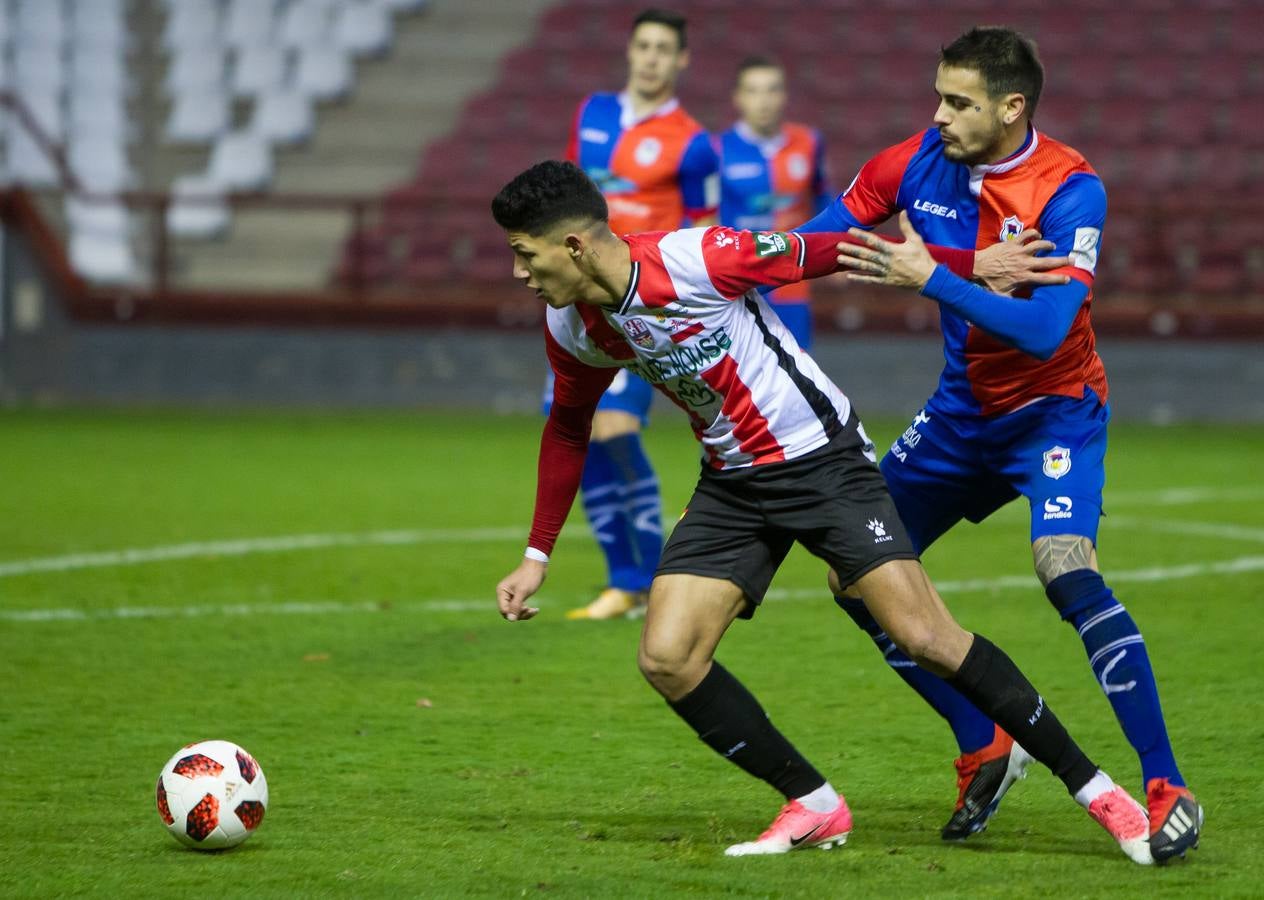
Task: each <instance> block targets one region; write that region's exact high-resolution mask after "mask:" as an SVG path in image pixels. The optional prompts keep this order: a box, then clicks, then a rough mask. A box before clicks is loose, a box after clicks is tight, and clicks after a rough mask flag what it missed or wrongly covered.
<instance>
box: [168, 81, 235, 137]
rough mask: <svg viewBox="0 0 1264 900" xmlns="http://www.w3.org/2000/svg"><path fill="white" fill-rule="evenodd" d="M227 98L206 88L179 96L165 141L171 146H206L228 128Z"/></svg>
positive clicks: (173, 105) (172, 111)
mask: <svg viewBox="0 0 1264 900" xmlns="http://www.w3.org/2000/svg"><path fill="white" fill-rule="evenodd" d="M228 116H229V102H228V94H227V92H225V91H224V90H223V89H222V88H204V89H202V90H191V91H184V92H182V93H179V94H176V96H175V101H174V102H173V103H172V105H171V112H170V113H169V114H168V115H167V128H166V139H167V141H169V142H171V143H199V142H202V143H205V142H206V141H211V140H214V139H215V138H217V137H218V136H219V135H221V134H223V133H224V131H225V130H226V129H227V128H228Z"/></svg>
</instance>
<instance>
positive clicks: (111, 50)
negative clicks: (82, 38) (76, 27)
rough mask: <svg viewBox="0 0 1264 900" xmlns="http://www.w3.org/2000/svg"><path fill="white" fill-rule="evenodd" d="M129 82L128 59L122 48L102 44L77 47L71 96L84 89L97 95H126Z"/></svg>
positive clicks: (72, 58)
mask: <svg viewBox="0 0 1264 900" xmlns="http://www.w3.org/2000/svg"><path fill="white" fill-rule="evenodd" d="M129 81H130V76H129V74H128V71H127V59H126V57H125V56H124V55H123V51H122V48H121V47H109V46H104V45H101V44H85V45H75V46H74V47H73V49H72V52H71V54H70V68H69V77H68V79H67V83H68V86H69V89H70V94H71V96H73V95H74V93H75V92H76V91H77V90H79V89H80V87H81V86H82V87H86V88H87V89H88V90H90V91H92V92H93V93H96V94H100V93H102V92H103V91H105V90H107V89H108V90H110V91H115V92H118V93H120V94H122V93H125V92H126V91H127V90H128V86H129Z"/></svg>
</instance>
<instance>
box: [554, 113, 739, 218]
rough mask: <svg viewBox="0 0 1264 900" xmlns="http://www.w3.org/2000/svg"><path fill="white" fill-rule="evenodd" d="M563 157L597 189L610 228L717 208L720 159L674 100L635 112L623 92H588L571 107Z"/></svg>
mask: <svg viewBox="0 0 1264 900" xmlns="http://www.w3.org/2000/svg"><path fill="white" fill-rule="evenodd" d="M566 158H567V159H568V160H570V161H571V162H573V163H576V164H577V165H578V166H579V167H580V168H582V169H583V170H584V171H585V172H586V173H588V176H589V177H590V178H592V180H593V181H595V182H596V183H597V186H598V187H599V188H601V192H602V194H604V195H605V197H606V202H607V204H608V205H609V207H610V230H611V231H613V232H614V233H615V234H632V233H635V232H643V231H668V230H671V229H675V228H680V227H681V226H682V225H685V224H688V223H691V222H697V221H698V220H700V219H703V218H706V217H709V216H713V215H715V210H716V203H717V200H718V193H719V183H718V182H719V175H718V170H719V160H718V159H717V158H716V154H715V149H714V148H713V147H712V145H711V140H710V137H709V136H708V134H707V132H706V129H704V128H703V127H702V125H700V124H699V123H698V122H697V120H695V119H694V118H693V117H692V116H690V115H689V114H688V113H687V112H685V111H684V110H683V109H682V108H681V107H680V102H679V101H678V100H676V99H672V100H669V101H667V102H666V103H664V104H663V105H662V106H660V107H658V108H657V109H655V110H654V111H652V112H651V113H650V114H649V115H647V116H643V117H641V118H640V119H637V118H635V117H634V114H633V112H632V104H631V102H630V100H629V99H628V97H627V95H626V94H592V95H591V96H589V97H588V98H587V99H585V100H584V101H583V102H582V103H580V105H579V110H578V111H577V112H576V114H575V120H574V122H573V124H572V126H571V137H570V143H569V144H568V145H567V149H566Z"/></svg>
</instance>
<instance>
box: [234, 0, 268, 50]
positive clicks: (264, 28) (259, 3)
mask: <svg viewBox="0 0 1264 900" xmlns="http://www.w3.org/2000/svg"><path fill="white" fill-rule="evenodd" d="M276 30H277V4H276V2H275V0H229V4H228V12H227V14H226V15H225V16H224V35H223V37H224V42H225V43H227V44H228V45H229V46H230V47H239V48H242V47H259V46H271V45H274V44H275V37H276Z"/></svg>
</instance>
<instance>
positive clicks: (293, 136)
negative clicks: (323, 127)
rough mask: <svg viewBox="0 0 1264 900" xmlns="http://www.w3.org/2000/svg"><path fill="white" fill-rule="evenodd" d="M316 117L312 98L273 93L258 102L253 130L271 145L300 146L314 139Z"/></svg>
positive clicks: (279, 92) (280, 92)
mask: <svg viewBox="0 0 1264 900" xmlns="http://www.w3.org/2000/svg"><path fill="white" fill-rule="evenodd" d="M314 127H315V114H314V112H313V110H312V100H311V98H310V97H309V96H308V95H307V94H305V93H303V92H301V91H296V90H280V89H278V90H273V91H268V92H266V93H263V94H261V95H260V96H259V98H258V99H257V100H256V101H255V110H254V116H253V118H252V119H251V121H250V129H249V130H250V131H251V132H253V133H254V134H257V135H259V136H260V137H262V138H264V139H265V140H267V141H268V142H269V143H271V144H297V143H301V142H302V141H305V140H307V139H308V138H310V137H311V136H312V129H313V128H314Z"/></svg>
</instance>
